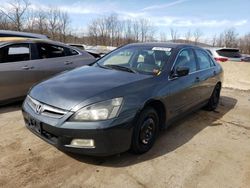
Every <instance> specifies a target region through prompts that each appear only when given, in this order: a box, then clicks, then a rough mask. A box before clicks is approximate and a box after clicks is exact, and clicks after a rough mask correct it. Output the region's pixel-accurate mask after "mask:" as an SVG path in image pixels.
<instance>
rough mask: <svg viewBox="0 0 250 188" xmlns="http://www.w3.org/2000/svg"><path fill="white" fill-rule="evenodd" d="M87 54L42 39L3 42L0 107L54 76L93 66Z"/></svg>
mask: <svg viewBox="0 0 250 188" xmlns="http://www.w3.org/2000/svg"><path fill="white" fill-rule="evenodd" d="M94 61H95V58H94V57H93V56H91V55H90V54H88V53H87V52H84V51H81V50H78V49H75V48H72V47H70V46H67V45H64V44H63V43H59V42H54V41H50V40H42V39H30V38H22V37H1V38H0V105H1V104H6V103H10V102H13V101H16V100H20V99H23V98H25V96H26V95H27V92H28V90H29V88H30V87H31V86H32V85H34V84H36V83H38V82H40V81H41V80H44V79H47V78H49V77H51V76H53V75H55V74H58V73H60V72H64V71H67V70H71V69H74V68H76V67H80V66H83V65H88V64H91V63H93V62H94Z"/></svg>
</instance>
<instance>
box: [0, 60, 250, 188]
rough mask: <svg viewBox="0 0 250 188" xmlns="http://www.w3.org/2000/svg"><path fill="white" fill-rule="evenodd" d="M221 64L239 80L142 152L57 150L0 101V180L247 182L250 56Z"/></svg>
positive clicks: (28, 183) (42, 183) (10, 183)
mask: <svg viewBox="0 0 250 188" xmlns="http://www.w3.org/2000/svg"><path fill="white" fill-rule="evenodd" d="M239 66H241V67H242V69H240V68H238V67H239ZM223 67H224V69H225V75H230V74H237V75H238V76H239V77H240V78H239V79H238V80H239V83H240V84H239V85H237V84H238V83H237V82H234V80H233V79H228V78H225V82H226V83H225V84H224V85H225V86H226V87H230V88H223V91H222V97H221V102H220V105H219V108H218V110H217V111H216V112H207V111H204V110H200V111H197V112H195V113H193V114H191V115H189V116H188V117H186V118H185V119H183V120H182V121H179V122H177V123H175V125H173V126H172V127H171V128H169V129H168V130H166V131H164V132H162V133H161V134H160V136H159V139H158V141H157V142H156V144H155V146H154V147H153V149H152V150H151V151H150V152H148V153H146V154H144V155H141V156H136V155H132V154H130V153H123V154H121V155H117V156H112V157H108V158H92V157H86V156H77V155H69V154H65V153H62V152H60V151H58V150H57V149H55V148H54V147H52V146H50V145H49V144H47V143H45V142H44V141H42V140H41V139H39V138H37V137H36V136H34V135H33V134H32V133H30V132H29V131H28V130H27V129H26V128H25V127H24V123H23V120H22V116H21V111H20V104H16V105H11V106H7V107H2V108H0V155H1V158H0V187H35V186H36V187H48V185H51V186H53V187H131V188H132V187H190V188H193V187H202V188H203V187H209V188H211V187H232V188H235V187H249V186H250V83H249V78H250V77H249V76H246V75H249V72H250V71H249V72H248V73H246V74H245V73H241V72H244V71H246V70H247V68H248V70H250V64H241V63H240V64H238V65H237V66H236V65H235V64H232V63H228V64H223ZM230 67H231V68H232V67H237V70H239V72H232V73H230V72H229V71H231V68H230ZM233 76H235V78H237V76H236V75H233ZM244 76H246V77H244ZM241 80H242V82H241ZM232 88H237V89H232ZM239 89H244V91H243V90H239Z"/></svg>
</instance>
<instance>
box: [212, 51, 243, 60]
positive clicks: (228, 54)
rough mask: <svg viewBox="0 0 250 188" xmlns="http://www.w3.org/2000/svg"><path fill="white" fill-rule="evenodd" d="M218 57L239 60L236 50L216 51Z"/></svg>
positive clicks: (238, 53)
mask: <svg viewBox="0 0 250 188" xmlns="http://www.w3.org/2000/svg"><path fill="white" fill-rule="evenodd" d="M216 52H217V53H218V54H219V55H220V56H224V57H229V58H240V57H241V55H240V52H239V50H237V49H221V50H217V51H216Z"/></svg>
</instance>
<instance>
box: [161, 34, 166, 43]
mask: <svg viewBox="0 0 250 188" xmlns="http://www.w3.org/2000/svg"><path fill="white" fill-rule="evenodd" d="M160 41H161V42H166V41H167V36H166V33H164V32H161V33H160Z"/></svg>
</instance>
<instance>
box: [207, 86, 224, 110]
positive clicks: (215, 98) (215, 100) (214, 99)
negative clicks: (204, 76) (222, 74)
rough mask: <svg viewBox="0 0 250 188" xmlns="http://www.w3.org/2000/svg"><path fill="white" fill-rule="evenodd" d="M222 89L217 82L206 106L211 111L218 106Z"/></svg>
mask: <svg viewBox="0 0 250 188" xmlns="http://www.w3.org/2000/svg"><path fill="white" fill-rule="evenodd" d="M220 91H221V86H220V84H216V86H215V88H214V91H213V93H212V95H211V97H210V99H209V101H208V104H207V106H206V109H207V110H209V111H213V110H215V109H216V108H217V106H218V104H219V101H220Z"/></svg>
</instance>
